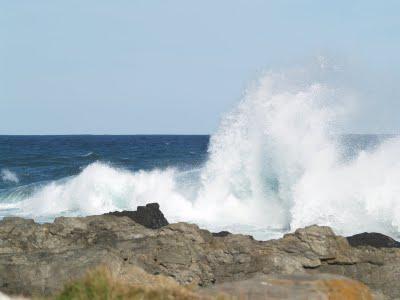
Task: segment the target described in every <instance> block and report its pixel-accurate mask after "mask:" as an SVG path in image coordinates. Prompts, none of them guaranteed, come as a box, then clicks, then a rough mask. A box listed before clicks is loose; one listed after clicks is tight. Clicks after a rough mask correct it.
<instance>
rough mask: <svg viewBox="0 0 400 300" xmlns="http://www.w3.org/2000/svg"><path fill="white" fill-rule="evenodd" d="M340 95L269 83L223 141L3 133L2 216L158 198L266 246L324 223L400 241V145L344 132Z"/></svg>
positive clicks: (226, 121)
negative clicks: (266, 241)
mask: <svg viewBox="0 0 400 300" xmlns="http://www.w3.org/2000/svg"><path fill="white" fill-rule="evenodd" d="M332 95H333V93H332V90H331V89H329V88H328V87H326V86H324V85H321V84H310V85H304V84H303V85H300V86H296V87H293V86H291V87H290V88H287V87H286V85H285V84H282V82H281V81H279V82H278V83H276V78H274V77H271V76H266V77H264V78H263V79H261V80H260V83H259V84H258V85H257V86H255V87H254V88H253V89H250V90H249V91H247V93H246V95H245V97H244V98H243V100H242V101H240V102H239V103H238V105H237V106H236V107H235V108H234V109H233V110H232V111H230V112H228V113H227V114H225V115H224V116H223V117H222V119H221V122H220V125H219V128H218V129H217V130H216V132H215V133H213V134H212V135H211V136H206V135H205V136H196V135H193V136H192V135H182V136H179V135H176V136H173V135H132V136H112V135H103V136H96V135H82V136H0V217H5V216H21V217H27V218H33V219H35V220H36V221H38V222H50V221H52V220H53V219H54V218H56V217H59V216H86V215H93V214H102V213H106V212H109V211H114V210H135V209H136V207H137V206H138V205H144V204H146V203H149V202H158V203H159V204H160V207H161V210H162V211H163V212H164V214H165V216H166V217H167V219H168V220H169V221H170V222H178V221H186V222H193V223H196V224H198V225H199V226H201V227H203V228H206V229H209V230H212V231H220V230H228V231H231V232H234V233H243V234H251V235H253V236H254V237H255V238H257V239H270V238H278V237H280V236H282V235H283V234H285V233H287V232H290V231H293V230H295V229H296V228H299V227H304V226H307V225H312V224H319V225H327V226H331V227H332V228H333V229H334V231H335V232H336V233H338V234H343V235H350V234H355V233H360V232H365V231H373V232H381V233H384V234H387V235H390V236H392V237H394V238H399V237H400V201H399V197H400V196H399V195H400V184H399V183H400V160H399V155H400V137H399V136H398V135H372V134H370V135H366V134H345V135H343V134H338V133H337V131H338V130H337V129H338V128H337V127H336V126H337V124H338V123H340V122H339V121H340V118H341V115H342V112H343V105H337V103H338V101H333V100H335V98H334V97H333V96H332ZM339 102H340V101H339ZM335 132H336V133H335Z"/></svg>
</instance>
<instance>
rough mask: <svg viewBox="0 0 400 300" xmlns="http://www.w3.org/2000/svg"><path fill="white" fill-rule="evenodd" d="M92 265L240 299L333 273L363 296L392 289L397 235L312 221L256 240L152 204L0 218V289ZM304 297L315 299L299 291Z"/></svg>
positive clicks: (51, 285) (46, 285)
mask: <svg viewBox="0 0 400 300" xmlns="http://www.w3.org/2000/svg"><path fill="white" fill-rule="evenodd" d="M98 266H106V267H107V268H108V269H109V270H110V271H111V273H112V274H113V275H114V276H116V278H130V280H131V281H132V280H133V281H134V280H135V279H132V278H133V277H134V276H133V275H132V274H131V270H132V268H133V267H134V268H139V269H140V270H143V272H145V273H146V274H148V275H149V276H155V277H157V276H165V277H168V278H172V279H173V280H174V282H177V283H179V284H181V285H191V286H196V287H199V288H198V289H199V290H200V291H201V293H203V291H204V292H206V291H210V290H211V291H212V290H213V289H215V288H216V287H218V288H220V289H221V290H224V291H226V292H227V293H228V294H229V293H231V294H235V293H237V287H241V289H242V290H243V289H245V287H247V288H249V287H254V289H253V291H255V290H256V291H258V292H257V293H258V294H255V296H254V297H248V299H250V298H251V299H260V295H264V296H265V295H267V294H268V293H272V294H271V295H270V294H268V295H270V296H269V298H267V299H279V297H278V298H274V296H273V295H274V294H273V292H274V288H273V286H274V284H272V282H275V283H276V282H278V283H279V282H280V283H282V282H283V281H284V280H287V281H288V280H289V281H290V282H291V284H292V285H290V284H289V283H287V284H286V285H285V287H286V288H285V289H283V290H282V288H281V290H280V292H281V293H282V292H285V293H286V292H288V291H289V292H290V288H288V286H291V287H296V288H293V293H294V294H292V295H300V294H301V292H304V293H306V292H307V291H306V289H307V284H308V286H311V288H310V291H315V286H313V285H312V282H314V281H315V280H316V281H315V282H320V281H321V280H322V281H323V282H325V283H326V282H327V281H326V280H327V279H326V278H330V279H329V280H330V281H332V278H333V280H334V281H335V280H336V281H337V280H342V281H343V279H342V277H341V276H345V277H347V278H349V280H356V281H359V282H361V284H365V285H366V286H368V288H369V290H370V291H371V296H368V295H369V294H368V293H369V292H365V294H363V295H364V296H363V297H362V298H353V299H372V298H371V297H375V298H380V299H397V298H399V297H400V285H399V284H398V280H399V278H400V248H399V243H398V242H396V241H394V240H393V239H391V238H389V237H386V236H384V235H380V234H361V235H356V236H353V237H348V238H346V237H342V236H339V235H335V234H334V232H333V230H332V229H331V228H329V227H325V226H316V225H314V226H309V227H306V228H300V229H297V230H296V231H295V232H294V233H290V234H286V235H285V236H284V237H283V238H280V239H277V240H269V241H257V240H254V239H253V238H252V237H251V236H247V235H241V234H230V233H228V232H222V233H217V234H215V233H214V234H213V233H211V232H209V231H207V230H204V229H200V228H199V227H198V226H197V225H194V224H188V223H176V224H168V222H167V220H166V219H165V218H164V216H163V214H162V212H161V211H160V210H159V207H158V205H157V204H150V205H147V206H146V207H139V208H138V210H137V211H136V212H125V213H119V212H114V213H110V214H106V215H101V216H88V217H76V218H75V217H74V218H73V217H60V218H57V219H55V220H54V222H53V223H46V224H38V223H35V222H34V221H33V220H29V219H23V218H17V217H7V218H4V219H3V220H2V221H0V291H1V292H4V293H6V294H11V295H16V294H18V295H21V294H22V295H26V296H50V295H53V294H55V293H57V292H59V291H60V290H61V289H62V288H63V286H64V284H65V283H67V282H69V281H71V280H73V279H75V278H79V277H82V276H83V275H84V274H85V273H86V272H87V270H90V269H94V268H96V267H98ZM326 273H328V274H331V275H324V274H326ZM130 274H131V275H130ZM293 274H296V275H293ZM132 276H133V277H132ZM332 276H333V277H332ZM335 276H337V277H335ZM139 277H142V276H139ZM260 278H262V279H260ZM271 278H272V279H271ZM274 278H275V279H274ZM276 278H278V279H279V280H278V279H276ZM137 279H138V280H139V279H140V278H137ZM260 280H261V281H260ZM271 280H272V281H271ZM282 280H283V281H282ZM329 280H328V281H329ZM346 280H347V279H346ZM139 281H140V280H139ZM330 281H329V282H330ZM336 281H335V282H336ZM257 282H258V283H260V282H264V283H265V282H267V283H268V284H269V286H270V287H268V284H266V285H264V284H258V285H257ZM296 282H297V283H298V282H301V284H300V283H299V284H297V285H296ZM304 282H307V284H305V283H304ZM253 284H255V285H253ZM288 284H289V285H288ZM357 284H358V283H357ZM278 285H279V284H278ZM318 286H321V293H323V291H322V290H323V289H325V290H324V291H325V292H326V291H330V289H331V290H332V286H331V285H329V288H327V287H326V286H325V285H318ZM298 287H300V290H299V289H298ZM357 288H359V287H358V286H357ZM368 288H366V289H368ZM260 289H261V290H260ZM278 290H279V288H278ZM317 290H318V289H317ZM333 290H335V288H333ZM229 291H230V292H229ZM277 293H278V292H277ZM363 293H364V292H363ZM367 294H368V295H367ZM246 295H250V294H246ZM277 295H279V293H278V294H277ZM281 295H283V294H281ZM290 295H291V294H287V295H286V296H284V297H286V298H285V299H290V297H291V296H290ZM305 295H306V294H305ZM310 295H311V294H309V296H310ZM360 295H361V294H360ZM317 296H318V295H317ZM257 297H259V298H257ZM245 298H246V297H245ZM282 298H283V296H282ZM307 298H308V299H325V298H318V297H316V298H313V296H310V297H306V298H300V299H307ZM246 299H247V298H246ZM262 299H264V298H262ZM338 299H339V298H338Z"/></svg>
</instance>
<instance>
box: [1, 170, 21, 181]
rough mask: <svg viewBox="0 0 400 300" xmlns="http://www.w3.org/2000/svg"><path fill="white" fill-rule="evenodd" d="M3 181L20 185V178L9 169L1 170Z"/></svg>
mask: <svg viewBox="0 0 400 300" xmlns="http://www.w3.org/2000/svg"><path fill="white" fill-rule="evenodd" d="M1 179H2V180H3V181H4V182H11V183H19V178H18V176H17V174H15V173H14V172H12V171H10V170H9V169H2V170H1Z"/></svg>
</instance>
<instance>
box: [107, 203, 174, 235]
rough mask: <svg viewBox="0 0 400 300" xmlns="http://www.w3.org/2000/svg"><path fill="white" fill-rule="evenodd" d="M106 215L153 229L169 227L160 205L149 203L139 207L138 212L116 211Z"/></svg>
mask: <svg viewBox="0 0 400 300" xmlns="http://www.w3.org/2000/svg"><path fill="white" fill-rule="evenodd" d="M106 215H113V216H118V217H128V218H131V219H132V220H133V221H135V222H136V223H139V224H141V225H143V226H144V227H147V228H151V229H158V228H161V227H163V226H167V225H168V221H167V219H166V218H165V217H164V214H163V213H162V212H161V210H160V206H159V205H158V203H149V204H147V205H146V206H138V207H137V210H136V211H127V210H124V211H114V212H110V213H107V214H106Z"/></svg>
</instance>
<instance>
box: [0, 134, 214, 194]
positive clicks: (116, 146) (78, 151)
mask: <svg viewBox="0 0 400 300" xmlns="http://www.w3.org/2000/svg"><path fill="white" fill-rule="evenodd" d="M208 143H209V136H206V135H201V136H200V135H180V136H173V135H134V136H108V135H102V136H94V135H82V136H0V171H1V172H2V176H1V177H0V178H1V179H2V180H0V196H1V192H3V193H4V192H5V191H6V190H7V189H10V188H15V187H16V186H23V185H29V184H34V183H40V182H47V181H52V180H58V179H61V178H65V177H68V176H73V175H77V174H79V173H80V172H81V170H82V168H84V167H86V166H87V165H89V164H91V163H93V162H95V161H102V162H105V163H108V164H110V165H112V166H115V167H121V168H124V169H128V170H131V171H137V170H151V169H155V168H160V169H164V168H167V167H170V166H174V167H177V168H179V169H187V168H193V167H196V166H200V165H201V164H203V163H204V161H205V160H206V157H207V147H208ZM9 172H12V174H14V175H15V176H16V178H15V179H16V180H12V178H8V177H9V176H7V174H9ZM0 201H1V199H0Z"/></svg>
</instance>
